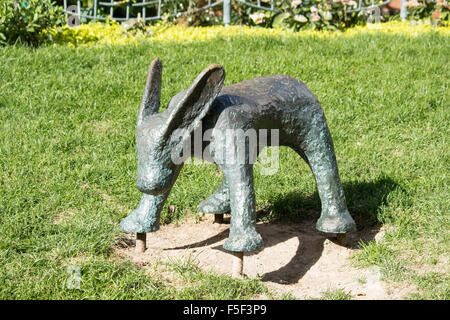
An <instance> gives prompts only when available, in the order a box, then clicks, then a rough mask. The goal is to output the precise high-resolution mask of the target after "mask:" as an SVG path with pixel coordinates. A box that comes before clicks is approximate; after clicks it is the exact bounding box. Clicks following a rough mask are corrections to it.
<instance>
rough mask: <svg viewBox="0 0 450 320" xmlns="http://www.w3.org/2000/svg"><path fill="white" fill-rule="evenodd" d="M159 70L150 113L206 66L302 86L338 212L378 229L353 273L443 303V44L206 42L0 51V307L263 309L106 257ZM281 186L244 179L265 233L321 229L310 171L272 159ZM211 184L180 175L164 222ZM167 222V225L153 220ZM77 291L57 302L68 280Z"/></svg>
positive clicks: (447, 53)
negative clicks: (314, 222) (75, 278)
mask: <svg viewBox="0 0 450 320" xmlns="http://www.w3.org/2000/svg"><path fill="white" fill-rule="evenodd" d="M157 56H158V57H160V58H161V59H162V60H163V63H164V72H163V88H162V102H163V104H164V105H166V104H167V103H168V101H169V99H170V98H171V97H172V96H173V95H174V94H175V93H177V92H179V91H180V90H182V89H185V88H186V87H188V86H189V85H190V83H191V82H192V80H193V79H194V78H195V76H196V75H197V74H198V73H199V72H200V71H201V70H202V69H203V68H205V67H206V66H208V65H209V64H211V63H220V64H222V65H223V66H224V67H225V70H226V73H227V77H226V83H225V84H226V85H228V84H232V83H236V82H239V81H242V80H245V79H250V78H252V77H256V76H260V75H267V74H278V73H282V74H287V75H290V76H293V77H296V78H298V79H301V80H303V81H304V82H305V83H306V84H307V85H308V87H309V88H310V89H311V90H312V91H313V92H314V93H315V95H316V96H317V97H318V99H319V101H320V102H321V104H322V106H323V109H324V111H325V114H326V116H327V120H328V125H329V127H330V131H331V133H332V136H333V139H334V144H335V149H336V154H337V159H338V164H339V169H340V175H341V180H342V182H343V185H344V189H345V192H346V197H347V202H348V206H349V210H350V213H351V214H352V215H353V217H354V218H355V220H356V221H357V223H358V226H359V228H378V227H379V226H380V225H384V226H385V228H386V230H387V233H386V236H385V238H384V240H383V241H382V242H381V243H378V244H376V243H375V242H369V243H366V244H361V248H362V250H361V252H360V253H359V254H357V256H356V257H355V263H357V264H360V265H377V266H379V267H380V268H381V271H382V275H383V276H384V279H385V280H386V281H390V282H395V281H404V282H406V283H408V284H414V285H416V286H417V293H415V294H413V295H410V296H409V297H411V298H431V299H449V298H450V292H449V274H448V273H447V272H446V268H447V262H448V261H447V260H446V259H447V258H448V251H449V233H448V231H449V214H448V213H449V198H450V193H449V187H448V182H449V175H448V172H449V164H450V163H449V153H448V150H449V142H448V141H449V140H448V139H449V125H448V124H449V120H450V117H449V104H450V99H449V98H450V91H449V79H450V68H449V60H448V59H449V57H450V41H449V38H448V37H447V36H444V35H439V34H437V33H427V34H423V35H419V36H417V37H409V36H405V35H389V34H372V35H369V34H360V35H355V36H352V37H334V38H326V37H325V38H320V37H315V36H305V37H302V38H299V37H288V36H285V37H278V38H277V37H275V36H258V37H253V38H252V37H233V38H231V39H225V38H218V39H214V40H210V41H205V42H190V43H176V42H172V43H168V42H141V43H138V44H132V45H127V46H103V47H86V48H75V49H72V48H68V47H65V46H49V47H42V48H39V49H36V50H30V49H27V48H22V47H11V46H9V47H3V48H0V265H1V268H0V298H1V299H49V298H51V299H70V298H87V299H93V298H99V299H108V298H120V299H123V298H126V299H133V298H134V299H141V298H147V299H184V298H191V299H219V298H225V299H234V298H236V299H241V298H251V297H254V296H258V295H260V294H268V293H267V289H266V288H265V286H264V284H263V283H262V282H261V281H260V280H258V279H247V280H231V278H230V277H225V276H218V275H216V274H213V273H203V272H200V271H199V270H198V269H196V268H195V267H193V266H189V265H187V266H183V265H182V264H181V265H177V266H175V267H174V270H176V271H177V272H178V273H179V274H180V276H181V277H183V279H184V281H185V282H184V283H185V285H184V289H182V290H179V289H176V288H175V287H173V286H172V285H171V284H170V283H167V282H165V281H164V280H162V279H159V278H158V277H154V276H151V275H150V274H149V273H148V272H146V270H145V268H141V267H139V266H136V265H133V264H132V263H131V262H127V261H123V260H121V259H119V258H118V257H117V256H115V255H114V253H113V249H112V248H113V246H114V245H115V244H117V243H118V241H119V240H118V239H120V236H121V232H120V231H119V229H118V224H119V222H120V220H121V219H122V218H124V217H125V216H127V215H128V214H129V213H130V212H131V211H132V210H133V209H134V208H135V207H136V205H137V204H138V202H139V199H140V193H139V191H138V190H137V189H136V187H135V177H136V167H137V161H136V154H135V142H134V129H135V122H136V116H137V111H138V106H139V103H140V99H141V94H142V91H143V87H144V84H145V83H144V82H145V76H146V72H147V68H148V65H149V63H150V62H151V60H152V59H153V58H154V57H157ZM280 159H281V164H280V171H279V172H278V173H277V174H275V175H273V176H261V175H260V174H259V168H258V167H256V169H255V180H256V181H255V189H256V197H257V207H258V209H260V210H261V211H262V212H263V213H264V214H263V215H262V219H266V220H269V221H271V222H272V223H276V222H277V221H280V220H281V221H301V219H302V218H303V217H305V216H314V217H318V215H319V213H320V201H319V198H318V195H317V192H316V189H315V183H314V179H313V176H312V174H311V172H310V170H309V169H308V168H307V165H306V164H305V163H304V162H303V161H301V159H300V158H299V157H298V156H297V155H296V154H295V153H294V152H293V151H291V150H289V149H286V148H282V149H281V154H280ZM219 180H220V177H219V176H218V175H217V169H216V167H215V166H213V165H202V166H195V165H188V166H185V168H184V169H183V171H182V173H181V174H180V177H179V179H178V181H177V183H176V184H175V186H174V188H173V190H172V193H171V195H170V197H169V199H168V202H167V203H166V206H167V205H169V204H170V205H174V206H175V208H176V210H175V212H174V213H173V214H171V215H170V216H168V215H167V214H163V217H162V221H163V222H164V223H169V222H173V221H178V220H181V219H183V218H185V217H186V216H189V215H192V214H194V213H195V211H196V210H195V208H196V205H197V204H198V203H199V202H200V201H201V200H203V198H204V197H205V196H206V195H207V194H208V193H210V192H212V191H213V190H214V188H215V187H216V185H217V184H218V182H219ZM163 212H167V210H164V211H163ZM71 265H75V266H78V267H79V268H80V272H81V277H82V283H81V285H80V289H69V288H67V281H68V279H69V280H70V277H71V274H70V272H69V271H68V269H67V267H68V266H71Z"/></svg>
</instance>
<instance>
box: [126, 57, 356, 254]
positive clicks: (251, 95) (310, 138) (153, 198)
mask: <svg viewBox="0 0 450 320" xmlns="http://www.w3.org/2000/svg"><path fill="white" fill-rule="evenodd" d="M161 72H162V64H161V61H160V60H159V59H155V60H154V61H153V62H152V64H151V66H150V69H149V72H148V77H147V84H146V87H145V92H144V97H143V100H142V104H141V108H140V110H139V114H138V121H137V127H136V148H137V156H138V175H137V187H138V189H139V190H140V191H141V192H143V196H142V199H141V202H140V203H139V206H138V207H137V208H136V209H135V210H134V212H133V213H132V214H131V215H129V216H128V217H126V218H125V219H124V220H122V222H121V224H120V227H121V229H122V230H124V231H127V232H138V233H142V232H151V231H156V230H158V228H159V216H160V212H161V210H162V207H163V205H164V202H165V200H166V199H167V196H168V194H169V192H170V190H171V188H172V186H173V184H174V183H175V180H176V179H177V176H178V174H179V172H180V170H181V168H182V164H174V163H173V161H171V153H172V152H173V151H174V150H178V149H177V148H179V147H180V138H179V137H178V138H176V137H174V136H173V134H172V133H173V132H174V131H175V130H177V129H183V130H185V131H187V132H188V133H189V135H193V134H194V131H195V130H196V129H197V128H201V129H202V131H203V132H205V131H206V130H208V129H212V128H214V129H219V130H218V131H222V132H224V131H226V130H227V129H243V130H248V129H255V130H260V129H267V130H271V129H278V130H279V144H280V145H284V146H289V147H291V148H292V149H293V150H295V151H296V152H297V153H298V154H299V155H300V156H301V157H302V158H303V159H304V160H305V161H306V162H307V163H308V165H309V166H310V168H311V170H312V172H313V174H314V177H315V180H316V183H317V188H318V192H319V196H320V199H321V202H322V213H321V216H320V218H319V220H318V221H317V224H316V227H317V229H318V230H320V231H323V232H330V233H346V232H348V231H351V230H354V229H355V222H354V221H353V219H352V217H351V216H350V214H349V212H348V210H347V205H346V202H345V196H344V192H343V189H342V186H341V183H340V179H339V173H338V167H337V163H336V157H335V154H334V148H333V142H332V139H331V135H330V132H329V130H328V127H327V123H326V120H325V116H324V113H323V111H322V108H321V106H320V104H319V102H318V101H317V99H316V97H315V96H314V95H313V93H312V92H311V91H310V90H309V89H308V88H307V87H306V85H305V84H303V83H302V82H301V81H299V80H297V79H294V78H292V77H289V76H284V75H272V76H264V77H260V78H255V79H252V80H248V81H244V82H241V83H238V84H234V85H231V86H227V87H223V81H224V78H225V71H224V69H223V67H222V66H220V65H211V66H209V67H208V68H206V69H205V70H203V72H202V73H200V75H199V76H198V77H197V78H196V79H195V80H194V82H193V84H192V85H191V87H190V88H189V89H187V90H184V91H182V92H180V93H179V94H177V95H176V96H174V97H173V98H172V100H171V101H170V103H169V106H168V108H167V109H166V110H165V111H164V112H161V113H158V110H159V106H160V92H161V87H160V86H161ZM224 139H225V138H224V135H218V134H217V135H216V134H215V131H213V133H212V139H211V141H210V142H208V143H207V146H209V149H208V150H209V156H210V158H211V159H212V160H213V161H214V162H216V163H217V164H218V166H219V167H220V168H221V169H222V171H223V173H224V177H223V180H222V182H221V183H220V185H219V187H218V188H217V190H216V191H215V192H214V194H213V195H211V196H210V197H209V198H208V199H206V200H205V201H203V202H202V203H201V204H200V205H199V208H198V209H199V210H200V211H202V212H207V213H216V214H218V213H231V222H230V235H229V238H228V239H227V240H226V242H225V244H224V248H225V249H226V250H230V251H234V252H246V251H253V250H257V249H259V248H260V247H261V246H262V244H263V241H262V239H261V236H260V235H259V233H258V232H257V231H256V229H255V224H256V212H255V192H254V187H253V164H252V163H235V162H233V161H229V157H235V158H236V155H235V154H233V152H234V151H233V150H235V148H234V146H230V145H226V142H225V140H224ZM191 141H192V139H191ZM225 145H226V149H227V152H226V153H224V152H220V151H221V150H223V147H224V146H225Z"/></svg>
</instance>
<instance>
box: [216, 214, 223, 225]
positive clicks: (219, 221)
mask: <svg viewBox="0 0 450 320" xmlns="http://www.w3.org/2000/svg"><path fill="white" fill-rule="evenodd" d="M214 223H220V224H221V223H223V214H214Z"/></svg>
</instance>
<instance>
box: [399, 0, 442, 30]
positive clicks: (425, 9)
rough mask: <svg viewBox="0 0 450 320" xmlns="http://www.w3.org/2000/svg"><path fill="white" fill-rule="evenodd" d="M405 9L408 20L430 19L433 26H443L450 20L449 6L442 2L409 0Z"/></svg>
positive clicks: (437, 0) (439, 0)
mask: <svg viewBox="0 0 450 320" xmlns="http://www.w3.org/2000/svg"><path fill="white" fill-rule="evenodd" d="M406 7H407V8H408V17H409V19H410V20H416V21H417V20H423V19H430V20H431V21H432V22H433V23H435V24H445V23H448V22H449V19H450V14H449V9H450V6H449V5H448V4H447V3H446V2H443V1H442V0H411V1H408V2H407V3H406Z"/></svg>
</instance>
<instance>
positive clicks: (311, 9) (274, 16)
mask: <svg viewBox="0 0 450 320" xmlns="http://www.w3.org/2000/svg"><path fill="white" fill-rule="evenodd" d="M261 2H262V3H263V4H264V3H265V4H266V5H268V2H269V1H268V0H262V1H261ZM364 2H367V6H369V5H370V4H371V1H369V0H365V1H364ZM369 2H370V3H369ZM377 2H379V1H377ZM205 3H206V1H204V0H200V1H196V2H195V3H193V2H192V1H189V0H184V1H182V4H181V7H182V8H189V10H188V13H187V14H186V15H183V16H181V17H179V18H178V22H180V21H181V22H182V24H184V25H189V26H206V25H214V24H221V23H222V6H217V7H214V8H211V9H208V10H207V12H205V11H200V12H199V11H195V9H197V8H200V7H202V6H203V5H205ZM357 5H358V3H357V1H356V0H276V1H275V9H277V10H278V11H279V12H277V13H275V12H271V11H264V10H259V9H255V8H252V7H249V6H246V5H244V4H241V3H238V2H232V6H233V9H232V12H231V13H232V16H231V21H232V24H237V25H258V26H262V27H273V28H282V29H290V30H293V31H298V30H303V29H315V30H342V29H345V28H347V27H350V26H354V25H356V24H358V23H363V22H365V21H366V20H367V13H366V15H364V12H349V11H350V10H351V9H353V8H356V6H357Z"/></svg>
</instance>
